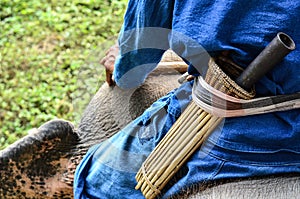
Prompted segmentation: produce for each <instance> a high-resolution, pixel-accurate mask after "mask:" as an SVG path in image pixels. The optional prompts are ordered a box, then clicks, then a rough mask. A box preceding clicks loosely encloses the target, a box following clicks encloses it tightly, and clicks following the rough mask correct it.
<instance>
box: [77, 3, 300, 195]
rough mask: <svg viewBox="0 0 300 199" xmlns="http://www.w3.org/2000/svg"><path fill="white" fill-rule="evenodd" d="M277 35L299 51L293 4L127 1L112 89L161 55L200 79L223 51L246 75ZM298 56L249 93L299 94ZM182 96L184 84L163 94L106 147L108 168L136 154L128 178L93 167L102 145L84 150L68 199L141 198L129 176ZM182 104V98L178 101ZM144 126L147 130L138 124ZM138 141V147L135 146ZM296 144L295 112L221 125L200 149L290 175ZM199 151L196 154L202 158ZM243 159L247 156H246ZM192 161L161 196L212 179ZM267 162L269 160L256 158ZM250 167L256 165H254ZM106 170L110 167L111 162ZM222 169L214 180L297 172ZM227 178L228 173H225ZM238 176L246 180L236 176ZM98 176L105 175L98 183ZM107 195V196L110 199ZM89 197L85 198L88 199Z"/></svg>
mask: <svg viewBox="0 0 300 199" xmlns="http://www.w3.org/2000/svg"><path fill="white" fill-rule="evenodd" d="M278 32H285V33H287V34H288V35H290V36H291V37H292V38H293V39H294V41H295V43H296V46H297V45H299V44H300V1H290V0H283V1H277V0H256V1H244V0H228V1H221V0H217V1H210V0H201V1H198V0H175V1H169V0H138V1H137V0H130V1H129V4H128V9H127V12H126V14H125V18H124V24H123V27H122V30H121V32H120V36H119V45H120V56H119V57H118V59H117V61H116V65H115V71H114V77H115V81H116V83H117V85H118V86H120V87H122V88H134V87H137V86H139V85H140V84H141V83H142V82H144V80H145V78H146V77H147V75H148V74H149V73H150V72H151V71H152V70H153V69H154V68H155V67H156V65H157V63H158V62H159V61H160V59H161V56H162V54H163V53H164V51H165V50H167V49H169V48H171V49H173V50H174V51H175V52H176V53H177V54H178V55H180V56H181V57H183V58H184V60H185V61H186V62H187V63H189V64H190V66H189V72H190V73H192V74H196V75H199V74H200V75H205V72H206V67H207V66H206V60H207V58H208V57H209V56H214V55H217V54H219V53H220V52H221V51H224V50H229V51H230V56H231V58H232V59H233V60H234V61H235V62H236V63H237V64H239V65H240V66H242V67H246V66H247V65H248V64H249V63H250V62H251V61H252V60H253V59H254V58H255V57H256V56H257V55H258V54H259V53H260V52H261V50H262V49H263V48H264V47H265V46H266V45H267V44H268V43H269V42H270V41H271V40H272V39H273V38H274V37H275V36H276V34H277V33H278ZM299 55H300V48H299V47H298V48H297V47H296V50H295V51H293V52H292V53H290V54H289V55H288V56H287V57H285V59H284V60H283V61H282V62H281V63H280V64H278V66H276V68H275V69H274V70H272V71H271V72H269V73H268V74H267V75H265V76H264V77H263V78H262V79H261V80H260V81H259V82H258V83H257V84H256V85H255V87H256V91H257V94H258V95H259V96H268V95H279V94H288V93H295V92H299V91H300V56H299ZM183 91H186V92H185V93H186V94H185V95H180V93H182V92H183ZM190 92H191V91H190V84H185V85H183V86H182V87H181V88H179V89H178V90H177V91H176V92H173V93H170V94H169V95H167V96H166V97H165V98H162V99H161V100H159V101H158V102H156V103H155V104H154V105H153V106H152V107H150V109H149V110H147V111H146V112H145V113H144V114H143V115H142V116H141V117H140V118H138V119H137V120H136V121H134V122H133V123H131V124H130V125H129V126H128V127H127V128H125V129H124V130H122V131H121V132H120V133H118V134H117V135H116V136H114V137H112V138H111V139H110V140H108V142H109V143H112V142H113V143H115V145H113V146H117V147H116V148H118V150H111V151H115V152H112V153H111V154H115V155H114V156H113V157H114V158H113V159H114V161H113V162H114V163H115V164H117V162H118V161H119V162H122V161H121V160H120V157H121V155H117V154H119V153H118V152H116V151H120V150H121V151H123V150H124V149H126V151H130V152H133V153H134V154H142V155H141V156H140V155H138V157H136V158H134V159H135V160H136V161H135V162H134V163H132V161H131V162H130V161H129V160H130V158H128V160H127V165H132V170H131V171H130V172H129V171H128V169H125V170H126V171H125V172H124V171H122V172H119V173H118V171H117V170H118V169H116V168H114V167H112V166H111V165H110V166H108V164H104V163H103V162H101V161H100V163H99V161H98V160H99V159H102V158H103V157H104V156H105V155H103V153H104V151H105V147H103V145H105V143H106V142H104V143H102V144H100V145H97V146H95V147H94V148H93V149H91V150H90V152H89V153H88V155H87V156H86V158H85V159H84V160H83V162H82V163H81V165H80V166H79V167H78V169H77V172H76V176H75V183H74V187H75V198H79V196H81V197H82V198H84V197H87V198H93V197H92V195H93V194H94V195H93V196H95V195H98V196H99V197H100V196H101V197H100V198H114V197H116V198H118V196H120V194H122V195H123V196H124V198H126V196H128V198H132V197H133V196H134V198H139V197H142V196H141V195H140V193H139V192H138V191H134V189H133V187H134V184H135V180H134V173H135V172H136V169H135V168H139V166H140V165H141V163H142V162H143V160H144V159H145V158H146V157H147V155H148V154H149V153H150V152H151V150H152V149H153V148H154V147H155V145H156V144H157V143H158V142H159V140H160V139H161V138H162V137H163V136H164V134H165V133H166V132H167V131H168V129H169V128H170V127H171V125H172V124H173V123H174V121H175V120H176V119H177V118H178V117H179V115H180V113H181V112H182V110H183V109H184V108H185V107H186V105H187V103H188V101H189V100H190V98H189V94H190ZM178 93H179V95H178ZM178 96H181V97H178ZM182 96H185V97H186V98H185V99H184V98H183V97H182ZM158 107H159V108H158ZM163 110H165V112H166V115H164V116H163V117H162V118H159V115H160V114H158V113H159V111H163ZM171 113H172V114H171ZM174 113H176V114H174ZM157 114H158V116H157ZM152 117H155V118H157V120H154V119H153V118H152ZM145 118H148V119H149V118H152V120H150V121H151V122H150V121H148V120H147V119H145ZM159 119H160V120H159ZM146 120H147V121H148V122H149V123H150V124H149V123H147V122H145V121H146ZM141 121H144V122H141ZM154 121H156V122H154ZM162 121H163V122H162ZM146 124H147V125H146ZM144 126H147V128H150V127H151V128H152V130H151V131H150V130H148V131H149V132H155V135H153V136H148V137H147V136H146V135H145V134H144V133H143V132H145V131H144V130H140V128H142V127H144ZM142 137H143V138H144V139H141V138H142ZM150 138H151V139H150ZM299 140H300V110H299V109H296V110H291V111H284V112H275V113H269V114H261V115H254V116H246V117H237V118H226V119H225V122H224V125H223V128H222V129H221V131H220V130H216V131H215V132H213V133H212V134H211V136H210V137H209V138H208V140H207V144H206V145H207V146H209V145H211V148H213V149H212V150H210V151H207V153H211V155H212V157H214V158H216V159H219V160H221V159H222V160H227V161H228V160H231V161H233V162H237V160H239V159H243V157H244V159H245V160H247V162H250V165H258V163H259V162H266V165H271V164H273V163H274V164H273V165H275V163H276V164H277V166H278V165H285V166H287V165H295V164H296V165H297V166H296V167H293V168H299V161H300V157H299V154H300V143H299ZM208 148H209V147H208ZM211 148H210V149H211ZM137 150H138V151H137ZM205 150H206V149H205V148H204V149H203V150H202V151H205ZM233 152H235V153H233ZM107 153H108V154H110V153H109V152H107ZM199 153H201V150H200V152H199ZM249 153H250V154H252V153H254V154H255V155H249ZM97 154H98V155H97ZM99 154H100V155H99ZM198 155H199V154H198ZM198 155H194V156H193V158H192V159H191V160H190V161H189V162H188V163H187V165H188V166H187V168H188V171H189V172H188V174H186V176H184V175H183V176H182V178H181V180H180V181H179V182H178V184H176V186H173V187H172V186H169V188H170V189H169V191H166V192H167V193H168V194H169V195H172V194H174V193H177V192H179V191H180V189H181V188H182V187H184V186H185V185H191V184H193V183H196V182H198V181H201V180H202V181H203V180H207V179H210V178H209V177H207V178H205V177H203V178H202V177H201V176H205V173H203V172H204V171H207V172H206V174H207V176H208V174H209V172H211V173H213V171H211V168H213V167H210V166H209V165H210V164H213V163H212V162H213V161H212V160H207V161H206V162H205V160H204V159H199V156H198ZM260 155H262V156H260ZM122 156H124V154H122ZM267 156H269V157H270V159H265V158H264V157H267ZM105 157H108V156H107V155H106V156H105ZM118 157H119V158H118ZM126 157H129V156H126ZM134 157H135V156H134ZM121 159H122V158H121ZM255 159H256V160H257V161H254V160H255ZM122 160H124V159H122ZM105 161H108V160H105ZM108 162H112V160H110V161H108ZM125 162H126V161H125ZM253 162H255V164H254V163H253ZM196 164H203V165H207V167H203V168H202V169H201V171H200V170H199V167H195V165H196ZM223 164H224V162H223V163H220V165H223ZM104 165H105V166H104ZM193 165H194V166H193ZM215 165H217V163H216V164H215ZM211 166H213V165H211ZM230 166H231V167H230ZM230 166H228V168H227V170H226V169H224V173H222V175H219V176H220V178H222V177H235V176H251V175H256V174H261V175H266V174H270V173H276V172H278V173H281V172H283V171H292V172H295V171H297V170H293V169H288V168H292V167H288V168H284V169H283V168H281V169H280V170H276V171H275V170H274V169H273V170H272V169H270V168H269V167H266V168H265V167H264V168H265V170H264V171H262V170H263V169H262V168H260V169H258V168H257V169H256V170H255V169H254V170H255V171H253V172H252V171H251V172H249V171H250V170H251V169H250V166H249V167H245V168H241V167H238V166H237V165H235V166H233V164H231V165H230ZM129 167H130V166H129ZM126 168H127V167H126ZM197 168H198V169H197ZM217 168H219V167H218V166H215V169H217ZM224 168H225V167H224ZM251 168H252V167H251ZM278 168H279V167H278ZM100 170H101V171H100ZM123 170H124V169H123ZM129 170H130V169H129ZM233 170H235V171H236V172H228V171H233ZM226 171H227V172H226ZM243 172H244V173H247V175H246V174H245V175H242V174H241V173H243ZM104 173H106V174H105V175H104ZM129 173H130V174H129ZM211 179H212V178H211ZM95 184H96V185H97V186H96V185H95ZM108 185H110V186H108ZM95 187H97V188H98V189H97V188H95ZM103 187H105V189H106V190H105V189H104V188H103ZM109 187H110V188H112V190H114V191H115V192H110V191H109V190H110V188H109ZM113 187H115V188H113ZM176 187H177V188H176ZM117 190H119V191H117ZM91 193H93V194H92V195H89V194H91Z"/></svg>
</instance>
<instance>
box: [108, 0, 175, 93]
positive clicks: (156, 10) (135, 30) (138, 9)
mask: <svg viewBox="0 0 300 199" xmlns="http://www.w3.org/2000/svg"><path fill="white" fill-rule="evenodd" d="M173 4H174V2H173V1H169V0H129V3H128V8H127V11H126V13H125V16H124V23H123V26H122V29H121V31H120V34H119V39H118V42H119V47H120V53H119V56H118V58H117V60H116V63H115V70H114V78H115V81H116V84H117V85H118V86H119V87H121V88H124V89H129V88H135V87H137V86H139V85H140V84H142V83H143V82H144V81H145V78H146V77H147V75H148V74H149V73H150V72H151V71H152V70H153V69H154V68H155V67H156V66H157V64H158V63H159V61H160V59H161V57H162V55H163V53H164V52H165V51H166V50H167V49H169V42H168V35H169V32H170V31H171V28H172V14H173Z"/></svg>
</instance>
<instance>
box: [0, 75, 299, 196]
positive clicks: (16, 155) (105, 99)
mask: <svg viewBox="0 0 300 199" xmlns="http://www.w3.org/2000/svg"><path fill="white" fill-rule="evenodd" d="M178 77H180V74H178V72H177V71H176V72H174V71H173V72H170V71H169V70H168V71H164V70H163V71H160V70H158V71H156V72H154V73H152V74H151V75H150V76H149V78H148V79H147V80H146V82H145V83H144V84H143V85H142V86H141V87H139V88H137V89H132V90H126V91H125V90H122V89H120V88H118V87H116V86H114V87H109V86H108V85H107V84H104V85H103V86H102V87H101V88H100V89H99V91H98V92H97V93H96V95H95V96H94V97H93V99H92V100H91V102H90V103H89V105H88V106H87V107H86V110H85V112H84V114H83V116H82V119H81V121H80V123H79V125H78V128H75V127H74V125H73V124H71V123H70V122H68V121H65V120H53V121H50V122H47V123H45V124H44V125H42V126H41V127H40V128H38V129H36V131H35V132H33V133H31V134H29V135H27V136H25V137H24V138H22V139H20V140H19V141H17V142H16V143H14V144H12V145H11V146H9V147H8V148H6V149H4V150H2V151H0V178H1V183H0V198H4V199H9V198H64V199H67V198H73V190H72V184H73V177H74V171H75V168H76V165H78V164H79V162H80V160H81V159H82V157H83V155H84V154H85V153H86V151H87V150H88V149H89V147H90V146H92V145H94V144H97V143H99V142H101V141H103V140H106V139H107V138H109V137H111V136H112V135H113V134H115V133H116V132H118V131H119V130H120V129H121V128H123V127H124V126H125V125H126V124H128V123H129V122H130V121H132V120H133V119H134V118H136V117H137V116H138V115H140V114H141V113H142V112H143V111H144V110H145V109H146V108H147V107H148V106H150V105H151V104H152V103H153V102H154V101H155V100H156V99H157V98H159V97H161V96H163V95H165V94H166V93H167V92H169V91H170V90H172V89H174V88H176V87H178V86H179V84H178V83H177V79H178ZM299 196H300V177H299V174H297V175H296V174H290V175H285V176H283V175H282V176H269V177H267V176H266V177H264V178H253V179H231V180H230V181H222V182H209V183H206V184H199V185H195V186H194V187H190V188H189V189H188V190H183V193H182V194H181V195H180V196H178V197H176V198H189V199H196V198H199V199H225V198H226V199H227V198H232V199H235V198H237V199H242V198H245V199H248V198H251V199H252V198H259V199H269V198H279V199H294V198H295V199H296V198H299Z"/></svg>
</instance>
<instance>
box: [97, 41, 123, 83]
mask: <svg viewBox="0 0 300 199" xmlns="http://www.w3.org/2000/svg"><path fill="white" fill-rule="evenodd" d="M118 54H119V47H118V45H114V46H112V47H110V48H109V49H108V50H107V51H106V53H105V57H103V58H102V59H101V60H100V64H102V65H103V66H104V67H105V72H106V82H107V83H108V85H110V86H112V85H114V81H113V75H112V74H113V71H114V64H115V61H116V57H117V56H118Z"/></svg>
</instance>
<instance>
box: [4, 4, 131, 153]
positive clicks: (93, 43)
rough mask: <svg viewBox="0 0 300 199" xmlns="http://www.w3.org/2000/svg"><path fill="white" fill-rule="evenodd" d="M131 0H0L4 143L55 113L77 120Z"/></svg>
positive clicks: (96, 85)
mask: <svg viewBox="0 0 300 199" xmlns="http://www.w3.org/2000/svg"><path fill="white" fill-rule="evenodd" d="M126 4H127V0H27V1H23V0H1V1H0V19H1V21H0V35H1V36H0V49H1V51H0V149H1V148H4V147H6V146H7V145H9V144H11V143H12V142H14V141H16V140H17V139H19V138H20V137H22V136H24V135H26V134H27V132H28V130H29V129H31V128H35V127H38V126H40V125H41V124H42V123H44V122H46V121H49V120H50V119H53V118H56V117H58V118H63V119H66V120H70V121H73V122H75V123H76V121H78V119H79V118H80V113H81V112H82V109H83V108H84V106H85V105H86V104H87V102H88V100H89V99H90V97H91V95H92V94H94V93H95V92H96V91H97V89H98V88H99V85H100V84H101V82H103V79H104V73H103V69H102V67H101V66H100V64H99V63H98V62H99V59H100V58H101V57H102V56H103V55H104V52H105V51H106V49H107V48H109V46H111V45H112V44H113V43H114V42H115V40H116V36H117V33H118V31H119V29H120V27H121V23H122V20H123V14H124V10H125V7H126Z"/></svg>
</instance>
